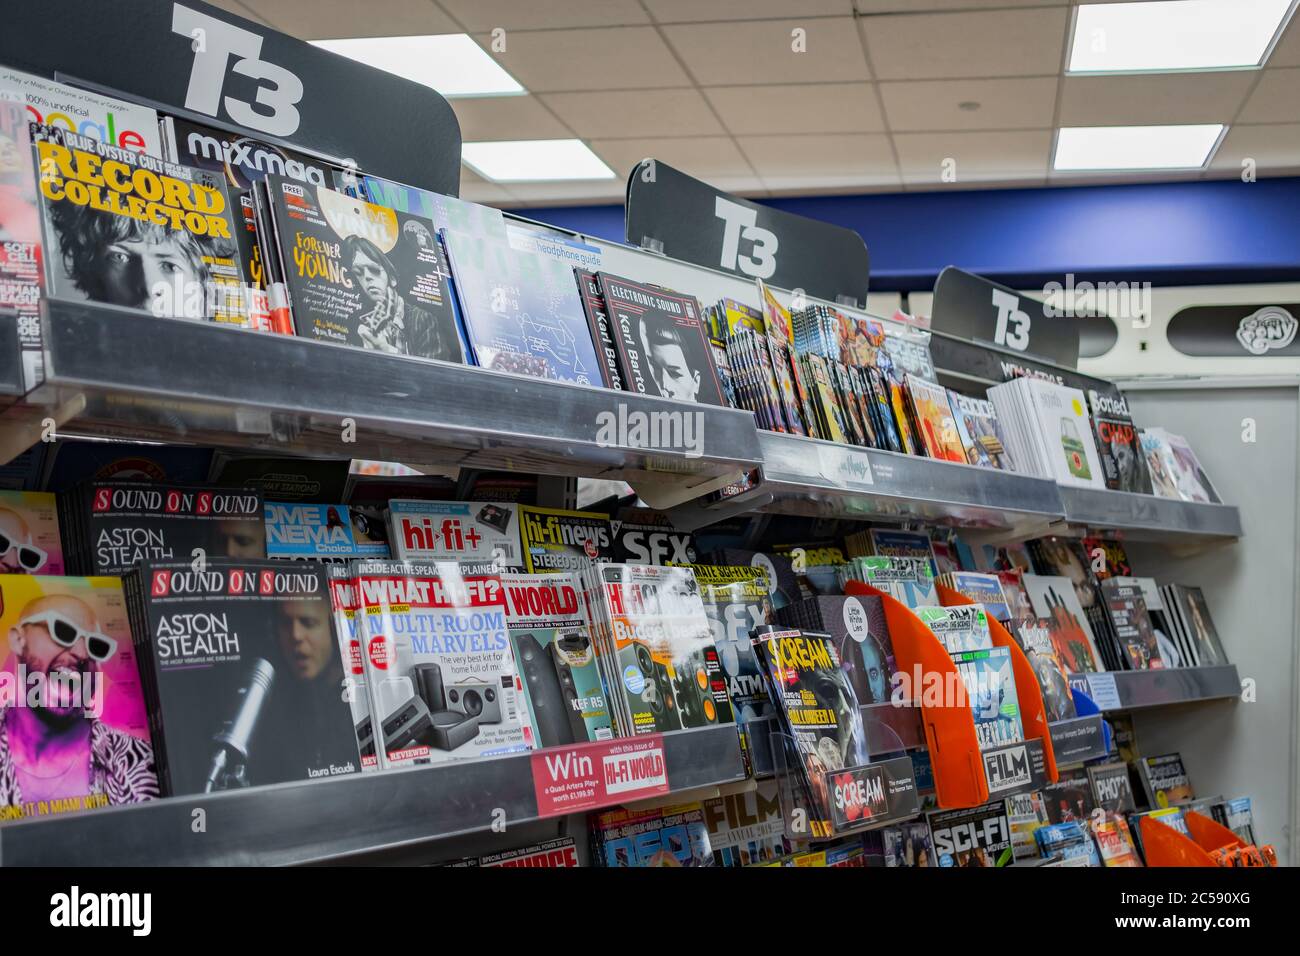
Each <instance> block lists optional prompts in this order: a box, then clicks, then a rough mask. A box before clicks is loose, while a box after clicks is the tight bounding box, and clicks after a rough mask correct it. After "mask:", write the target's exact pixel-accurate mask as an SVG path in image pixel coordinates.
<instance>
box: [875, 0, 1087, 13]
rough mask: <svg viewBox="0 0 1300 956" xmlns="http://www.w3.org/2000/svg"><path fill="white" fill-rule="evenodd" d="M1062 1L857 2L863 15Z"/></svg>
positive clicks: (1050, 4)
mask: <svg viewBox="0 0 1300 956" xmlns="http://www.w3.org/2000/svg"><path fill="white" fill-rule="evenodd" d="M1061 3H1062V0H924V2H922V0H857V4H856V5H857V8H858V10H859V12H861V13H911V12H913V11H914V10H916V9H917V8H918V7H919V8H921V9H923V10H926V11H930V10H978V9H981V8H989V7H1059V6H1060V5H1061Z"/></svg>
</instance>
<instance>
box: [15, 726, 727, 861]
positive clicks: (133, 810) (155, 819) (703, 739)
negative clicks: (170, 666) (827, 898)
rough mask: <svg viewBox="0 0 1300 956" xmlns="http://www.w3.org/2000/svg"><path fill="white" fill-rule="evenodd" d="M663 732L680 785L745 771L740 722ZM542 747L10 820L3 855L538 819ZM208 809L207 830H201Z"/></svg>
mask: <svg viewBox="0 0 1300 956" xmlns="http://www.w3.org/2000/svg"><path fill="white" fill-rule="evenodd" d="M662 742H663V750H664V762H665V765H666V769H667V777H668V782H669V786H670V788H671V791H672V792H674V793H676V792H681V791H686V790H693V789H697V788H700V787H709V786H717V785H719V784H724V783H732V782H735V781H739V780H743V779H744V778H745V764H744V760H743V758H742V756H741V751H740V737H739V735H738V734H737V733H736V728H735V726H734V725H732V724H728V725H726V726H721V727H708V728H701V729H699V730H680V731H674V732H672V733H667V734H664V735H663V737H662ZM532 756H533V755H532V754H528V753H523V754H515V755H511V756H507V757H498V758H489V759H483V760H466V761H457V762H453V763H446V764H441V765H438V766H433V767H423V768H419V769H416V770H405V771H393V772H389V773H376V774H363V775H357V776H353V777H348V778H343V779H338V780H319V781H309V782H305V783H294V784H280V785H276V786H270V787H258V788H254V789H250V790H241V791H232V792H226V793H219V794H208V795H200V796H189V797H174V798H170V799H166V800H155V801H152V802H150V803H141V804H135V805H132V806H126V807H114V808H110V809H105V810H96V811H91V812H88V813H80V814H71V815H68V816H62V817H48V818H44V819H40V820H29V821H22V822H16V823H10V824H6V825H4V826H0V864H3V865H5V866H176V865H189V866H192V865H220V866H242V865H262V866H266V865H289V864H301V863H314V862H324V861H329V860H336V859H341V858H346V857H350V856H355V855H359V854H366V853H370V854H373V853H375V852H377V851H382V850H391V849H398V848H401V847H406V846H410V845H413V844H419V843H429V842H433V841H437V840H441V839H446V838H449V837H454V836H457V835H460V834H465V833H472V832H476V831H478V832H482V831H490V830H491V829H492V827H493V823H494V821H496V822H497V823H498V826H499V824H500V821H502V820H504V823H505V825H506V826H507V827H510V826H514V825H517V824H524V823H527V822H529V821H532V820H536V819H538V809H537V797H536V793H535V791H534V783H533V774H532V771H531V759H532ZM615 802H617V801H610V802H609V803H608V804H606V805H613V804H614V803H615ZM199 810H201V811H202V819H203V823H204V832H199V833H196V832H194V829H195V820H196V811H199ZM503 814H504V816H502V815H503Z"/></svg>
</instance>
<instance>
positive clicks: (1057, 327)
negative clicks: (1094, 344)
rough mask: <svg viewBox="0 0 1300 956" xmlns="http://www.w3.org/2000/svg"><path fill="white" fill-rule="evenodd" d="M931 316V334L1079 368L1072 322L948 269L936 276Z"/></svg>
mask: <svg viewBox="0 0 1300 956" xmlns="http://www.w3.org/2000/svg"><path fill="white" fill-rule="evenodd" d="M931 312H932V314H931V316H930V327H931V328H932V329H934V330H935V331H937V332H946V333H948V334H949V335H955V336H958V337H960V338H964V339H970V340H971V341H973V342H986V343H989V344H991V345H996V346H998V347H999V348H1003V349H1009V350H1010V351H1013V352H1019V353H1021V354H1022V355H1025V356H1037V357H1038V358H1042V359H1046V360H1047V361H1049V362H1052V363H1054V364H1056V365H1065V366H1068V367H1069V368H1075V367H1077V366H1078V364H1079V329H1078V326H1077V325H1076V324H1075V321H1074V320H1073V319H1070V318H1067V317H1064V316H1052V315H1048V314H1047V311H1046V309H1045V307H1044V306H1043V303H1041V302H1039V301H1038V300H1037V299H1031V298H1029V297H1028V296H1024V295H1021V294H1020V293H1019V292H1016V291H1015V290H1014V289H1008V288H1007V287H1006V286H1004V285H998V283H996V282H990V281H989V280H988V279H984V278H981V277H980V276H977V275H971V274H970V273H969V272H963V271H962V270H960V269H956V268H954V267H952V266H948V267H947V268H946V269H944V270H943V272H941V273H939V278H938V280H937V281H936V282H935V284H934V305H933V306H931Z"/></svg>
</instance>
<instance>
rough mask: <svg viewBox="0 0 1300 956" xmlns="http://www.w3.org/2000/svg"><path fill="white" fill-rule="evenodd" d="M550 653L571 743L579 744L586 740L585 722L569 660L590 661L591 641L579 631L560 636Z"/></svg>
mask: <svg viewBox="0 0 1300 956" xmlns="http://www.w3.org/2000/svg"><path fill="white" fill-rule="evenodd" d="M552 651H553V653H554V665H555V667H554V673H555V676H556V678H557V679H558V680H559V686H560V693H561V694H562V695H563V697H564V712H565V714H566V715H567V717H568V721H569V731H570V733H571V734H572V739H573V741H575V742H577V743H581V742H582V741H584V740H586V739H587V722H586V721H585V720H583V719H582V702H581V700H580V699H579V696H578V687H577V685H576V684H575V683H574V682H573V671H572V669H571V666H572V665H570V663H569V660H575V659H576V660H588V659H590V658H591V656H592V651H591V639H590V638H589V637H587V635H586V634H583V633H582V632H581V631H573V632H571V633H569V634H561V635H560V636H559V637H557V638H556V639H555V643H554V644H553V645H552ZM566 658H567V659H566Z"/></svg>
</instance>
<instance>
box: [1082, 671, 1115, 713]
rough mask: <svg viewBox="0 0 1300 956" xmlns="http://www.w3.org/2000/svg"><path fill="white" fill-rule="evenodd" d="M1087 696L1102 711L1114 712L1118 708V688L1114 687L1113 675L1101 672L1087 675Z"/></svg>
mask: <svg viewBox="0 0 1300 956" xmlns="http://www.w3.org/2000/svg"><path fill="white" fill-rule="evenodd" d="M1088 696H1089V697H1091V698H1092V699H1093V702H1094V703H1096V705H1097V706H1098V707H1100V708H1101V709H1102V710H1116V709H1118V708H1119V706H1120V702H1119V688H1118V687H1116V686H1115V675H1114V674H1108V673H1105V672H1102V673H1100V674H1089V675H1088Z"/></svg>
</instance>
